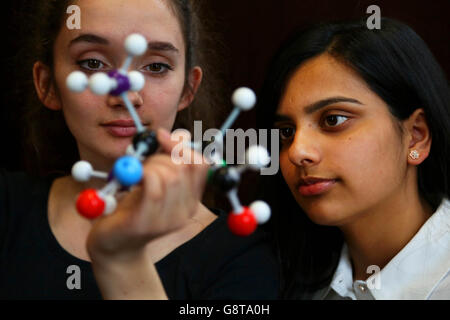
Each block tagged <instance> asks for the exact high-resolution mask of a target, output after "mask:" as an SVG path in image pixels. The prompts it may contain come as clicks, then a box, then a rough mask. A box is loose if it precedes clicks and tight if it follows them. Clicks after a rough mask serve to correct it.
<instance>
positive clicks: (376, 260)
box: [340, 188, 432, 280]
mask: <svg viewBox="0 0 450 320" xmlns="http://www.w3.org/2000/svg"><path fill="white" fill-rule="evenodd" d="M431 214H432V208H431V207H430V206H429V204H428V203H427V202H426V201H424V200H423V199H421V198H420V196H419V192H418V190H417V188H414V189H413V190H410V191H409V192H408V191H406V192H398V193H395V195H394V196H393V197H391V198H390V199H386V200H385V201H382V202H381V204H380V205H379V206H377V207H375V208H371V209H370V210H368V211H367V212H364V213H361V214H358V218H357V219H356V220H355V221H352V222H350V223H347V224H346V225H343V226H341V227H340V228H341V230H342V232H343V234H344V237H345V240H346V243H347V245H348V248H349V253H350V257H351V260H352V264H353V278H354V280H366V279H367V278H368V277H369V276H370V274H368V273H367V268H368V267H369V266H371V265H375V266H378V267H379V268H380V269H382V268H383V267H384V266H386V264H388V263H389V261H390V260H392V258H394V257H395V256H396V255H397V254H398V253H399V252H400V251H401V250H402V249H403V247H405V246H406V244H407V243H408V242H409V241H410V240H411V239H412V238H413V237H414V235H415V234H416V233H417V232H418V231H419V229H420V228H421V227H422V225H423V224H424V223H425V222H426V220H427V219H428V218H429V217H430V216H431Z"/></svg>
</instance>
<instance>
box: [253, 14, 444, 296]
mask: <svg viewBox="0 0 450 320" xmlns="http://www.w3.org/2000/svg"><path fill="white" fill-rule="evenodd" d="M323 53H327V54H329V55H331V56H332V57H334V58H335V59H337V60H338V61H339V62H341V63H344V64H346V65H347V66H349V67H351V68H352V69H353V70H354V71H356V72H357V73H358V74H359V75H360V76H361V77H362V78H363V79H364V80H365V82H366V83H367V85H368V86H369V88H370V89H371V90H372V91H373V92H374V93H376V94H377V95H378V96H379V97H380V98H381V99H383V100H384V101H385V102H386V104H387V105H388V107H389V109H390V112H391V113H392V115H393V116H394V117H396V118H397V119H398V120H399V121H401V120H405V119H407V118H408V117H409V116H410V115H411V114H412V113H413V112H414V111H415V110H416V109H418V108H423V109H424V112H425V116H426V119H427V122H428V125H429V128H430V132H431V136H432V139H433V141H432V145H431V152H430V155H429V156H428V158H427V159H426V160H425V161H424V162H423V163H422V164H421V165H420V166H419V167H418V185H419V190H420V194H421V196H422V197H423V198H424V199H426V200H427V201H428V202H429V203H430V205H432V207H433V208H436V207H437V206H438V205H439V204H440V202H441V201H442V200H443V199H444V198H450V190H449V185H450V171H449V164H450V162H449V160H448V159H449V157H450V92H449V85H448V82H447V79H446V77H445V75H444V73H443V71H442V69H441V67H440V66H439V64H438V63H437V62H436V60H435V58H434V56H433V54H432V53H431V52H430V50H429V49H428V47H427V45H426V44H425V42H424V41H423V40H422V39H421V38H420V37H419V36H418V35H417V34H416V33H415V32H414V31H413V30H412V29H411V28H410V27H408V26H407V25H405V24H403V23H401V22H398V21H395V20H393V19H388V18H383V19H382V21H381V29H379V30H377V29H375V30H369V29H368V28H367V26H366V20H358V21H350V22H339V23H328V24H320V25H316V26H314V27H312V28H309V29H307V30H305V31H302V32H300V33H297V34H295V35H294V36H293V37H292V39H290V40H289V41H288V42H287V43H286V44H285V45H284V46H283V47H282V48H281V50H280V51H279V52H278V53H277V54H276V56H275V58H274V59H273V61H272V63H271V65H270V68H269V71H268V75H267V77H266V82H265V84H264V85H263V88H262V91H261V94H260V103H259V105H258V109H257V121H258V127H259V128H266V129H270V128H272V125H273V119H274V115H275V112H276V110H277V108H278V105H279V101H280V98H281V97H282V94H283V92H284V90H285V87H286V85H287V82H288V81H289V79H290V77H291V76H292V74H293V73H294V72H295V71H296V70H297V69H298V68H299V66H300V65H302V64H303V63H305V62H306V61H307V60H308V59H311V58H313V57H316V56H318V55H320V54H323ZM262 179H263V181H262V183H261V185H262V186H263V191H262V192H263V197H264V198H266V200H267V201H268V202H269V203H270V205H271V206H272V208H273V211H274V215H273V218H272V221H271V223H270V224H269V228H270V229H271V231H272V233H273V236H274V240H275V245H276V247H277V250H278V254H279V259H280V263H281V265H282V279H284V282H283V290H282V291H283V296H284V297H285V298H309V297H311V294H312V293H313V292H314V291H316V290H318V289H320V288H322V287H325V286H326V285H328V284H329V282H330V281H331V278H332V276H333V274H334V271H335V269H336V267H337V263H338V261H339V257H340V250H341V248H342V244H343V236H342V234H341V232H340V231H339V229H338V228H337V227H327V226H319V225H316V224H314V223H313V222H311V220H309V218H308V217H307V215H306V214H305V213H304V212H303V211H302V209H301V208H300V207H299V205H298V204H297V203H296V202H295V200H294V198H293V196H292V195H291V193H290V191H289V189H288V187H287V185H286V183H285V182H284V181H283V178H282V176H281V174H280V173H278V174H277V175H275V176H272V177H263V178H262Z"/></svg>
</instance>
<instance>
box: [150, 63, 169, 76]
mask: <svg viewBox="0 0 450 320" xmlns="http://www.w3.org/2000/svg"><path fill="white" fill-rule="evenodd" d="M145 70H146V71H150V72H151V73H155V74H162V73H165V72H167V70H173V68H172V67H171V66H169V65H168V64H166V63H161V62H156V63H151V64H149V65H148V66H146V67H145Z"/></svg>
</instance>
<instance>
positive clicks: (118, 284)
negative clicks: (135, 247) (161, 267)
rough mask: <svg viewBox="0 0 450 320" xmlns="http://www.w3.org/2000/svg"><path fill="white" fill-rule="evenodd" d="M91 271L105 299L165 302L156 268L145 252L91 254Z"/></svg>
mask: <svg viewBox="0 0 450 320" xmlns="http://www.w3.org/2000/svg"><path fill="white" fill-rule="evenodd" d="M91 259H92V269H93V271H94V274H95V278H96V280H97V284H98V286H99V288H100V291H101V293H102V296H103V298H104V299H113V300H122V299H152V300H156V299H158V300H160V299H167V295H166V293H165V290H164V287H163V285H162V283H161V280H160V278H159V274H158V272H157V270H156V267H155V265H154V264H153V262H152V260H151V259H150V257H148V255H146V254H145V251H144V250H141V251H139V252H127V253H126V254H122V253H121V254H115V255H104V254H100V255H95V254H94V255H92V256H91Z"/></svg>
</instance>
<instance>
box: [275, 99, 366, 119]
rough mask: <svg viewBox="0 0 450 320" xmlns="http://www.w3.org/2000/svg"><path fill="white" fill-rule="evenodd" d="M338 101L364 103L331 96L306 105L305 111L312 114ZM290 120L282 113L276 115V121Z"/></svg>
mask: <svg viewBox="0 0 450 320" xmlns="http://www.w3.org/2000/svg"><path fill="white" fill-rule="evenodd" d="M338 102H349V103H354V104H359V105H364V104H363V103H362V102H360V101H358V100H356V99H352V98H346V97H330V98H326V99H323V100H319V101H317V102H314V103H312V104H310V105H308V106H306V107H305V113H306V114H312V113H314V112H316V111H318V110H320V109H323V108H325V107H326V106H329V105H330V104H335V103H338ZM287 120H290V117H288V116H285V115H282V114H276V115H275V122H277V121H287Z"/></svg>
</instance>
